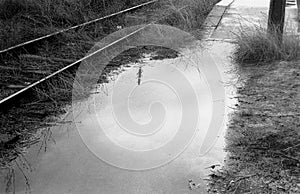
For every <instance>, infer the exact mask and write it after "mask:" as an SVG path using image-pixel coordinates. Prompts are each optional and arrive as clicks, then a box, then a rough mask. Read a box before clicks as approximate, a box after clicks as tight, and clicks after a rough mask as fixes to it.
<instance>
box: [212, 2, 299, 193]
mask: <svg viewBox="0 0 300 194" xmlns="http://www.w3.org/2000/svg"><path fill="white" fill-rule="evenodd" d="M260 3H261V4H260V5H258V4H257V6H256V7H254V6H255V5H256V4H255V3H253V4H251V5H248V6H247V3H245V1H242V0H236V1H235V3H234V4H233V6H232V7H230V9H228V10H227V12H226V13H225V15H224V16H223V19H222V21H221V22H220V25H219V27H218V28H217V29H216V30H215V31H214V32H213V33H212V34H211V36H210V39H214V40H215V41H230V42H234V33H237V32H238V28H239V25H240V24H241V23H242V24H250V23H251V22H252V23H257V22H258V21H259V19H260V18H261V16H260V13H261V12H264V13H266V11H267V10H268V7H266V6H267V5H268V2H266V3H265V5H264V3H263V1H261V2H260ZM252 5H253V6H252ZM299 64H300V62H299V61H295V62H284V61H283V62H275V63H272V64H266V65H254V66H250V67H243V68H242V69H240V72H239V73H240V74H241V75H247V76H246V77H247V78H246V79H244V78H243V80H241V81H244V84H243V86H241V87H239V88H238V91H237V94H238V97H237V99H238V102H239V103H238V104H236V105H235V107H232V108H233V109H234V110H235V111H234V113H233V114H232V115H231V122H230V124H229V127H228V130H227V135H226V143H227V146H226V151H227V153H228V155H227V159H226V161H225V166H224V167H223V168H222V169H221V170H214V172H213V173H212V174H211V175H210V176H211V180H212V181H211V182H210V186H211V189H210V193H259V194H261V193H299V192H300V178H299V177H300V140H299V139H300V138H299V137H300V130H299V127H300V113H299V108H300V96H299V94H300V65H299Z"/></svg>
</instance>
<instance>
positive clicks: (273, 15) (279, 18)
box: [268, 0, 286, 41]
mask: <svg viewBox="0 0 300 194" xmlns="http://www.w3.org/2000/svg"><path fill="white" fill-rule="evenodd" d="M285 6H286V0H271V1H270V9H269V19H268V32H269V33H270V34H273V35H276V36H278V39H279V40H280V41H281V40H282V34H283V28H284V15H285ZM274 33H275V34H274Z"/></svg>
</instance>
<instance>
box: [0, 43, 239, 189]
mask: <svg viewBox="0 0 300 194" xmlns="http://www.w3.org/2000/svg"><path fill="white" fill-rule="evenodd" d="M208 47H209V48H210V52H211V53H212V57H213V58H214V60H215V64H216V65H217V66H218V68H219V69H220V72H221V74H222V79H223V80H214V79H215V78H214V77H209V78H205V76H204V75H202V74H201V71H200V72H199V71H198V70H199V69H200V70H201V68H202V67H201V66H209V65H212V64H209V62H208V61H207V63H206V62H205V61H204V62H203V61H202V63H199V64H196V66H195V65H190V63H189V56H188V55H189V53H197V52H199V50H202V49H199V47H198V48H197V47H196V48H194V49H195V50H194V51H192V52H190V51H189V52H187V51H184V50H183V51H182V54H183V56H184V57H178V58H175V59H164V60H150V58H151V56H149V55H148V56H145V58H144V59H143V62H142V63H139V64H130V65H128V66H126V68H125V69H124V70H125V71H122V72H121V73H118V74H117V75H112V76H111V77H110V81H109V83H106V84H102V85H99V87H98V88H97V89H96V91H95V93H94V94H93V95H92V96H91V97H90V98H88V99H86V100H85V101H82V102H78V103H77V106H78V107H77V108H79V109H75V110H80V112H77V113H76V114H75V115H76V123H72V124H65V125H61V126H56V127H53V128H51V129H50V130H51V138H49V140H48V141H47V146H46V148H47V150H46V151H45V150H44V147H43V149H42V150H40V148H41V145H34V146H32V147H31V148H30V149H29V150H28V154H27V155H26V156H25V158H26V160H27V161H25V160H21V159H22V158H19V159H17V162H18V164H19V166H20V168H18V167H16V168H15V192H16V193H25V191H26V188H27V186H26V179H25V178H24V175H23V173H24V174H25V175H26V178H27V180H28V181H29V185H30V190H31V192H32V193H116V194H118V193H124V194H125V193H130V194H134V193H137V194H140V193H172V194H173V193H179V194H182V193H205V192H206V183H205V182H204V180H203V178H206V177H207V175H208V174H209V172H210V169H207V167H209V166H211V165H213V164H222V163H223V160H224V158H225V152H224V150H223V148H224V145H225V142H224V134H225V130H224V129H225V125H226V121H227V116H226V115H227V114H228V113H229V112H231V110H232V109H230V108H228V107H233V106H234V104H235V103H236V102H235V100H234V99H232V98H231V97H232V96H234V93H235V90H234V87H233V86H232V85H229V86H225V85H226V84H225V83H226V82H227V81H229V80H231V79H233V78H234V77H235V74H234V73H232V72H231V73H225V72H228V71H229V70H231V69H232V65H231V63H230V59H229V58H228V56H230V51H231V50H232V49H233V46H232V45H231V44H229V43H213V45H210V46H208ZM198 56H199V57H200V55H198ZM174 67H176V69H174ZM178 70H179V71H180V72H181V73H182V74H184V76H185V78H187V80H188V81H189V83H190V84H191V86H192V87H193V89H194V91H195V93H196V96H197V99H198V110H199V122H198V125H197V126H196V130H195V131H196V132H197V133H196V135H195V136H194V138H193V139H192V141H191V142H190V144H189V145H188V147H187V148H186V149H185V150H184V152H182V153H181V154H180V155H179V156H176V157H175V158H174V160H172V161H170V162H169V163H168V164H166V165H163V166H161V167H158V168H154V169H150V170H145V171H131V170H124V169H120V168H117V167H115V166H113V165H110V164H107V162H103V161H102V160H100V159H99V158H98V157H97V156H96V155H95V154H94V153H95V150H94V152H93V151H91V149H88V148H91V147H89V146H91V145H92V146H93V148H94V149H95V148H96V149H97V150H98V149H99V150H101V149H103V148H105V149H106V150H105V149H104V151H103V152H100V154H107V155H110V154H115V153H114V149H113V148H112V147H109V146H110V145H109V146H108V144H106V143H107V140H110V141H111V142H114V143H115V144H112V145H114V146H116V145H118V146H116V147H119V148H120V147H122V148H125V149H129V150H135V151H147V150H153V149H157V148H159V147H162V146H164V145H165V144H166V142H169V141H172V138H174V136H175V134H176V133H177V132H178V130H180V129H178V126H179V125H180V117H181V116H182V115H181V114H182V108H183V107H181V103H180V101H178V96H177V95H176V92H175V93H174V92H173V91H172V87H169V86H168V85H166V84H161V83H159V82H149V83H148V82H147V80H149V79H150V78H153V77H158V78H162V77H163V78H164V79H165V80H172V82H174V85H175V86H177V85H181V82H180V81H181V79H178V75H179V74H178ZM206 79H212V80H214V81H215V82H224V86H225V89H226V99H225V106H226V107H227V108H226V114H225V116H226V118H225V123H224V124H223V130H222V131H221V132H220V133H219V134H218V138H217V139H216V141H215V143H214V145H213V147H212V148H211V149H210V151H209V152H208V153H206V154H205V155H204V156H201V157H200V156H199V149H200V147H201V144H202V143H203V141H204V136H205V134H206V133H207V131H206V130H207V129H208V128H209V124H210V122H213V121H211V115H212V114H213V113H212V97H211V91H210V90H212V89H214V88H209V87H208V85H207V80H206ZM115 88H117V89H118V91H117V92H118V93H117V94H120V95H122V93H128V91H132V93H131V95H130V97H129V98H127V99H125V100H126V101H127V102H124V101H123V100H124V99H123V100H122V98H117V101H114V102H116V103H115V104H114V106H115V108H116V109H118V110H119V111H121V112H122V110H127V108H126V107H124V104H127V105H128V106H129V107H130V114H131V117H132V118H133V119H134V120H135V121H136V122H137V123H140V124H145V123H147V122H149V121H150V120H151V119H153V118H151V115H152V116H153V117H155V116H157V115H159V116H164V115H160V114H161V113H160V111H161V109H153V110H152V109H151V110H150V112H151V111H153V112H151V115H150V114H149V106H150V105H151V103H153V102H154V101H159V102H161V103H162V104H163V105H164V106H165V111H166V112H167V114H166V116H165V118H164V120H163V125H162V126H160V127H158V128H159V130H158V131H152V132H153V134H151V135H149V136H147V137H141V136H136V135H133V134H130V133H128V132H127V131H124V130H120V123H116V122H115V121H114V115H113V112H112V107H111V106H110V104H111V96H112V95H113V92H116V91H114V89H115ZM190 99H191V96H189V93H187V94H186V95H183V97H182V99H180V100H181V101H189V100H190ZM192 108H195V107H192ZM73 113H74V112H73ZM158 119H159V118H158ZM66 120H72V121H73V120H74V118H73V115H72V113H70V114H68V115H66ZM100 125H101V129H102V130H103V131H104V133H98V132H95V131H97V130H98V131H100V130H99V129H100V127H99V126H100ZM78 127H80V128H81V130H82V129H84V130H85V132H84V133H83V132H82V131H80V130H79V131H80V133H79V131H78V130H77V128H78ZM82 136H84V137H82ZM82 138H85V139H86V140H88V141H89V145H87V144H86V143H84V142H83V141H82ZM44 146H45V145H44ZM174 149H175V147H174ZM97 150H96V152H97ZM171 151H172V150H165V152H164V153H163V154H165V155H166V156H165V155H163V156H165V157H166V158H167V159H168V157H169V156H168V153H172V152H171ZM116 153H118V152H116ZM98 154H99V153H98ZM144 157H145V158H143V159H144V160H146V161H149V162H155V161H156V158H153V156H152V155H149V156H147V155H146V156H144ZM120 161H122V162H124V163H126V162H127V163H129V164H128V165H132V166H135V165H137V166H138V165H139V163H137V162H135V161H132V160H131V159H130V157H128V156H127V155H125V154H123V155H122V153H121V154H120ZM25 164H29V165H30V168H29V167H26V165H25ZM121 165H122V164H121ZM20 169H22V170H20ZM2 173H5V172H2ZM2 179H4V176H2ZM189 179H192V180H193V182H195V183H196V184H199V185H198V188H195V189H194V190H191V189H190V188H189V184H188V180H189ZM4 183H5V181H4V180H1V183H0V188H1V190H0V192H4V191H5V184H4Z"/></svg>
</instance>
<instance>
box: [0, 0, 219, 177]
mask: <svg viewBox="0 0 300 194" xmlns="http://www.w3.org/2000/svg"><path fill="white" fill-rule="evenodd" d="M218 1H219V0H214V1H205V0H188V1H184V2H183V1H179V0H170V1H159V3H158V4H153V5H151V6H147V7H145V8H141V9H140V10H138V11H135V12H131V13H126V14H124V15H120V16H116V17H113V18H110V19H106V20H104V21H102V22H99V23H96V24H93V25H89V26H85V27H81V28H78V29H77V30H71V31H68V32H65V33H63V34H60V35H57V36H54V37H51V38H49V39H47V40H44V41H39V42H37V43H33V44H30V45H28V46H25V47H22V48H21V49H16V50H13V51H10V52H7V53H4V54H1V55H0V61H1V65H0V98H1V99H3V98H4V97H6V96H8V95H10V94H12V93H14V92H15V91H18V90H19V89H21V88H24V87H26V86H27V85H28V84H30V83H33V82H35V81H37V80H39V79H41V78H43V77H45V76H47V75H49V74H50V73H52V72H54V71H56V70H58V69H60V68H62V67H64V66H66V65H68V64H70V63H72V62H74V61H75V60H76V59H79V58H81V57H83V56H84V55H85V54H86V53H87V51H88V50H89V49H90V48H91V47H92V46H93V45H94V43H95V42H96V41H98V40H99V39H101V38H103V37H104V36H105V35H107V34H109V33H112V32H114V31H115V30H117V26H118V25H120V26H123V27H126V26H131V25H137V24H144V23H148V22H150V21H156V20H158V19H162V20H161V21H160V23H164V24H169V25H173V26H176V27H180V28H182V29H185V30H189V29H191V28H200V27H201V23H202V21H204V18H205V16H206V14H207V13H208V12H209V11H210V10H211V8H212V7H213V5H214V4H215V3H216V2H218ZM142 2H145V0H130V1H124V0H111V1H106V0H4V1H1V3H0V50H1V49H5V48H7V47H10V46H13V45H15V44H18V43H22V42H25V41H28V40H31V39H34V38H37V37H40V36H43V35H46V34H49V33H51V32H55V31H57V30H61V29H64V28H67V27H70V26H73V25H76V24H79V23H82V22H86V21H89V20H91V19H95V18H98V17H100V16H104V15H107V14H109V13H114V12H117V11H119V10H122V9H124V8H128V7H131V6H133V5H138V4H140V3H142ZM186 5H191V6H190V7H188V6H186ZM196 14H198V15H196ZM169 17H170V18H169ZM153 49H155V50H157V49H158V48H150V47H146V48H137V49H133V50H129V51H127V52H125V53H123V55H122V56H119V57H117V58H116V59H115V60H114V61H112V62H111V64H110V65H108V66H107V68H106V69H105V71H104V73H103V77H102V78H103V80H102V81H103V82H105V75H106V73H109V72H110V71H111V70H114V69H117V68H118V67H119V66H120V65H122V64H123V63H120V61H121V62H122V61H126V60H127V61H128V60H129V61H130V60H135V59H137V58H138V57H139V56H140V55H141V54H142V53H143V52H149V51H152V50H153ZM158 50H160V49H158ZM161 51H162V52H161V53H162V55H161V56H159V57H161V58H164V57H166V56H168V55H169V54H170V53H169V52H166V50H165V49H161ZM172 56H173V55H172ZM123 59H126V60H123ZM75 72H76V67H75V68H73V69H70V71H68V72H65V73H64V74H60V75H59V76H56V77H54V78H53V79H50V80H49V81H47V82H45V83H44V84H41V85H40V86H39V87H37V88H35V90H34V91H31V93H30V94H28V96H26V98H24V99H22V100H21V101H20V104H21V105H20V106H19V107H13V108H11V109H10V110H8V112H5V113H3V114H1V116H0V128H1V131H0V167H1V168H5V167H10V163H11V161H13V160H15V159H16V158H17V157H18V156H19V155H20V154H22V153H23V151H24V150H25V149H26V148H27V147H29V146H30V145H32V144H34V143H36V142H38V141H39V140H40V139H41V137H43V135H39V134H37V133H36V132H37V131H38V129H40V128H49V127H51V126H52V125H53V124H55V122H56V121H57V119H58V118H56V117H55V116H57V115H59V114H62V113H64V112H65V110H64V107H65V106H66V105H68V104H70V103H71V99H72V98H71V97H72V86H73V82H74V75H75ZM88 94H89V90H88V89H86V90H85V89H84V90H83V91H78V96H82V97H85V96H86V95H88ZM47 138H48V137H47ZM47 138H46V139H47ZM44 139H45V138H44ZM43 141H44V140H43ZM10 172H11V171H10ZM11 177H13V176H11ZM8 182H9V181H8Z"/></svg>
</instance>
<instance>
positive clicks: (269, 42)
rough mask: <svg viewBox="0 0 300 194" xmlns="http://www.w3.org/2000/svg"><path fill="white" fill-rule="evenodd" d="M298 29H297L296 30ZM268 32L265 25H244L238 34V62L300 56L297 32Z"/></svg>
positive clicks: (235, 54) (288, 59)
mask: <svg viewBox="0 0 300 194" xmlns="http://www.w3.org/2000/svg"><path fill="white" fill-rule="evenodd" d="M295 31H296V30H295ZM276 34H277V33H276V32H272V33H268V32H267V30H266V29H265V28H264V27H261V26H252V27H242V28H241V30H240V33H238V34H237V35H236V42H237V46H236V49H235V52H234V53H233V59H234V60H235V61H236V62H237V63H238V64H257V63H268V62H273V61H279V60H284V61H292V60H296V59H298V58H299V57H300V52H299V51H300V38H299V36H298V35H296V34H287V33H284V35H283V37H282V41H281V38H279V36H276Z"/></svg>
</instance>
